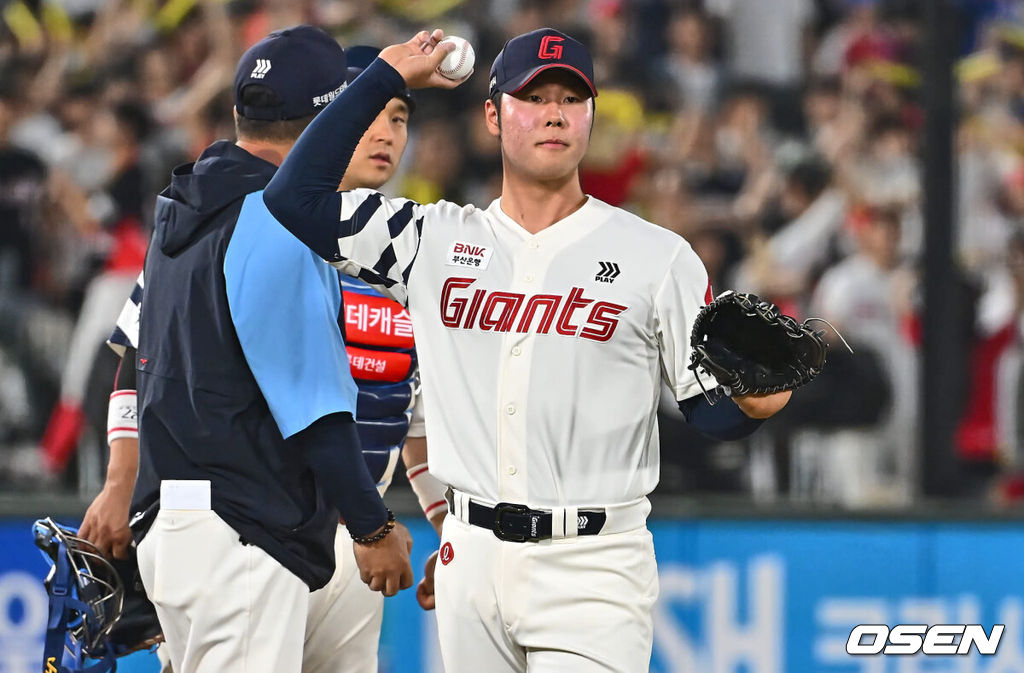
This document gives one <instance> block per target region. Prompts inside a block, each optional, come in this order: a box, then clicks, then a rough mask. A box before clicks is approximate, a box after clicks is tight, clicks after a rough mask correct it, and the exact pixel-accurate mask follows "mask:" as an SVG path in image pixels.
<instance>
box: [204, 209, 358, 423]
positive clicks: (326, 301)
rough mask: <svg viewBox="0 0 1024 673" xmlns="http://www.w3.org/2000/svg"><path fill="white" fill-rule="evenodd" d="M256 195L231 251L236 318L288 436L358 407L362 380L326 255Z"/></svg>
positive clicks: (229, 279)
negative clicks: (352, 360) (356, 375)
mask: <svg viewBox="0 0 1024 673" xmlns="http://www.w3.org/2000/svg"><path fill="white" fill-rule="evenodd" d="M261 196H262V195H261V194H260V193H259V192H254V193H252V194H249V195H248V196H247V197H246V198H245V201H244V203H243V204H242V210H241V211H240V213H239V216H238V222H237V224H236V225H235V230H234V232H233V234H232V236H231V241H230V242H229V243H228V249H227V252H226V253H225V256H224V280H225V286H226V288H227V295H228V306H229V308H230V310H231V320H232V322H233V323H234V326H235V332H236V333H237V335H238V341H239V343H240V344H241V345H242V351H243V353H244V354H245V360H246V362H247V363H248V365H249V369H250V370H252V373H253V376H254V377H255V379H256V383H257V384H258V385H259V387H260V391H261V392H262V393H263V397H264V398H266V400H267V404H268V405H269V407H270V412H271V414H273V416H274V420H275V421H276V422H277V426H278V428H279V429H280V430H281V435H282V436H283V437H286V438H287V437H289V436H291V435H293V434H295V433H296V432H298V431H300V430H302V429H303V428H306V427H307V426H309V425H310V424H312V423H313V422H314V421H316V420H317V419H318V418H321V417H323V416H327V415H329V414H333V413H337V412H351V413H353V414H354V413H355V409H356V395H357V393H358V391H357V388H356V384H355V381H354V380H353V379H352V373H351V369H350V367H349V362H348V355H347V353H346V351H345V343H344V341H343V340H342V336H341V329H340V328H339V326H338V314H339V312H340V309H341V289H340V288H339V287H338V277H337V274H336V272H335V271H334V269H332V268H331V267H330V266H328V265H327V264H324V263H323V261H321V260H320V259H317V258H316V257H315V256H314V255H313V254H312V253H311V252H310V251H309V249H308V248H306V247H305V246H304V245H302V244H301V243H300V242H299V241H297V240H296V239H295V237H294V236H291V235H290V234H289V233H288V232H287V231H285V230H284V229H282V228H281V226H280V225H279V224H278V223H277V222H276V221H275V220H274V218H273V217H272V216H271V215H270V213H269V212H267V209H266V207H265V206H264V205H263V200H262V198H261Z"/></svg>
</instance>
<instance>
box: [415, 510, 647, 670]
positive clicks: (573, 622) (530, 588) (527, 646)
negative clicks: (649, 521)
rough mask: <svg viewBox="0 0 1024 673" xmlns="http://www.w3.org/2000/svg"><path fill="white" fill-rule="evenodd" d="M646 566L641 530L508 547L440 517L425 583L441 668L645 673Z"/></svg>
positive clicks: (643, 531)
mask: <svg viewBox="0 0 1024 673" xmlns="http://www.w3.org/2000/svg"><path fill="white" fill-rule="evenodd" d="M448 545H451V546H450V548H448V547H447V546H448ZM445 558H448V559H449V560H448V562H447V563H444V560H445ZM656 566H657V564H656V562H655V558H654V543H653V539H652V537H651V533H650V532H649V531H648V530H647V528H646V526H642V527H640V528H637V529H635V530H630V531H627V532H622V533H612V534H607V535H593V536H582V537H573V538H563V539H558V540H545V541H542V542H525V543H516V542H503V541H501V540H499V539H497V538H496V537H495V536H494V534H493V533H492V532H491V531H490V530H487V529H485V528H480V527H477V526H471V525H469V524H468V523H464V522H463V521H460V520H458V519H457V518H455V517H454V516H453V515H451V514H449V515H448V516H447V517H446V518H445V520H444V529H443V533H442V536H441V556H440V560H439V561H438V564H437V570H436V577H435V591H436V598H437V630H438V635H439V637H440V644H441V656H442V658H443V660H444V666H445V671H446V672H447V673H479V672H480V671H487V672H488V673H503V672H505V671H508V672H510V673H511V672H523V671H529V672H530V673H584V672H588V673H589V672H595V671H614V672H615V673H625V672H634V671H635V672H636V673H640V672H643V673H646V672H647V670H648V668H649V665H650V659H651V647H652V644H653V639H654V627H653V621H652V618H651V609H652V606H653V605H654V601H655V599H656V598H657V596H658V572H657V567H656Z"/></svg>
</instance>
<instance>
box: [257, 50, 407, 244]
mask: <svg viewBox="0 0 1024 673" xmlns="http://www.w3.org/2000/svg"><path fill="white" fill-rule="evenodd" d="M404 89H405V80H403V79H402V76H401V75H399V74H398V71H397V70H395V69H394V68H392V67H391V66H390V65H388V64H387V63H386V62H384V61H382V60H380V59H377V60H375V61H374V62H373V63H371V64H370V66H369V67H368V68H367V69H366V70H364V71H363V72H362V74H360V75H359V77H357V78H356V79H355V81H353V82H352V84H350V85H349V86H348V87H346V88H345V90H344V91H342V92H341V94H339V95H338V97H337V98H335V99H334V100H333V101H331V102H330V103H329V104H328V105H327V107H326V108H324V110H323V111H322V112H321V113H320V114H318V115H317V117H316V119H314V120H313V122H312V123H311V124H310V125H309V126H308V127H307V128H306V130H305V131H303V133H302V135H301V136H300V137H299V139H298V141H297V142H296V143H295V146H294V147H292V149H291V151H290V152H289V153H288V156H287V157H286V158H285V160H284V162H283V163H282V164H281V167H280V168H279V169H278V171H277V174H276V175H275V176H274V178H273V179H272V180H271V181H270V184H269V185H267V188H266V190H265V191H264V195H263V198H264V200H265V201H266V204H267V208H269V209H270V212H271V213H273V214H274V217H276V218H277V220H278V221H279V222H280V223H281V224H283V225H284V226H285V227H286V228H287V229H288V230H289V231H291V232H292V233H293V234H294V235H295V236H296V238H298V239H299V240H301V241H302V242H303V243H305V244H306V245H308V246H309V247H310V248H312V249H313V251H314V252H316V253H317V254H318V255H320V256H321V257H323V258H324V259H326V260H327V261H330V262H336V261H339V260H340V255H339V251H338V238H339V237H341V236H342V235H344V234H348V233H350V232H347V231H341V229H342V228H343V227H351V226H352V220H345V221H342V220H341V217H340V215H341V196H340V195H339V194H338V185H339V184H340V183H341V179H342V178H343V177H344V176H345V169H346V168H348V162H349V160H350V159H351V158H352V153H353V152H354V151H355V149H356V146H357V145H358V144H359V141H360V139H361V138H362V137H363V134H364V133H366V130H367V129H368V128H369V127H370V124H372V123H373V120H374V119H376V117H377V115H378V114H380V111H381V110H383V109H384V107H385V106H386V105H387V104H388V101H390V100H391V99H392V98H394V97H395V96H397V95H399V94H400V93H401V92H402V91H403V90H404Z"/></svg>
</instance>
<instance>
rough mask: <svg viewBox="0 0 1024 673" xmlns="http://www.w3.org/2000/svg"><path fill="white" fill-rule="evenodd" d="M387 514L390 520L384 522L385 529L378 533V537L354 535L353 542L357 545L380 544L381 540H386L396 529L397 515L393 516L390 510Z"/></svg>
mask: <svg viewBox="0 0 1024 673" xmlns="http://www.w3.org/2000/svg"><path fill="white" fill-rule="evenodd" d="M385 509H387V508H385ZM387 512H388V520H387V521H386V522H384V528H382V529H381V531H380V532H379V533H377V534H376V535H362V536H357V535H352V540H353V542H355V543H356V544H374V543H375V542H380V541H381V540H383V539H384V538H386V537H387V536H388V533H390V532H391V531H392V530H394V528H395V515H394V514H392V512H391V510H390V509H388V510H387Z"/></svg>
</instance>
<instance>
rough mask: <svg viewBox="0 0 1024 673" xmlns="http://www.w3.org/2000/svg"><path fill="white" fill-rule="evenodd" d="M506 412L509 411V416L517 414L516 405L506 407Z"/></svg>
mask: <svg viewBox="0 0 1024 673" xmlns="http://www.w3.org/2000/svg"><path fill="white" fill-rule="evenodd" d="M505 411H507V412H508V415H509V416H511V415H512V414H514V413H516V405H514V404H510V405H508V406H507V407H505Z"/></svg>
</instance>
